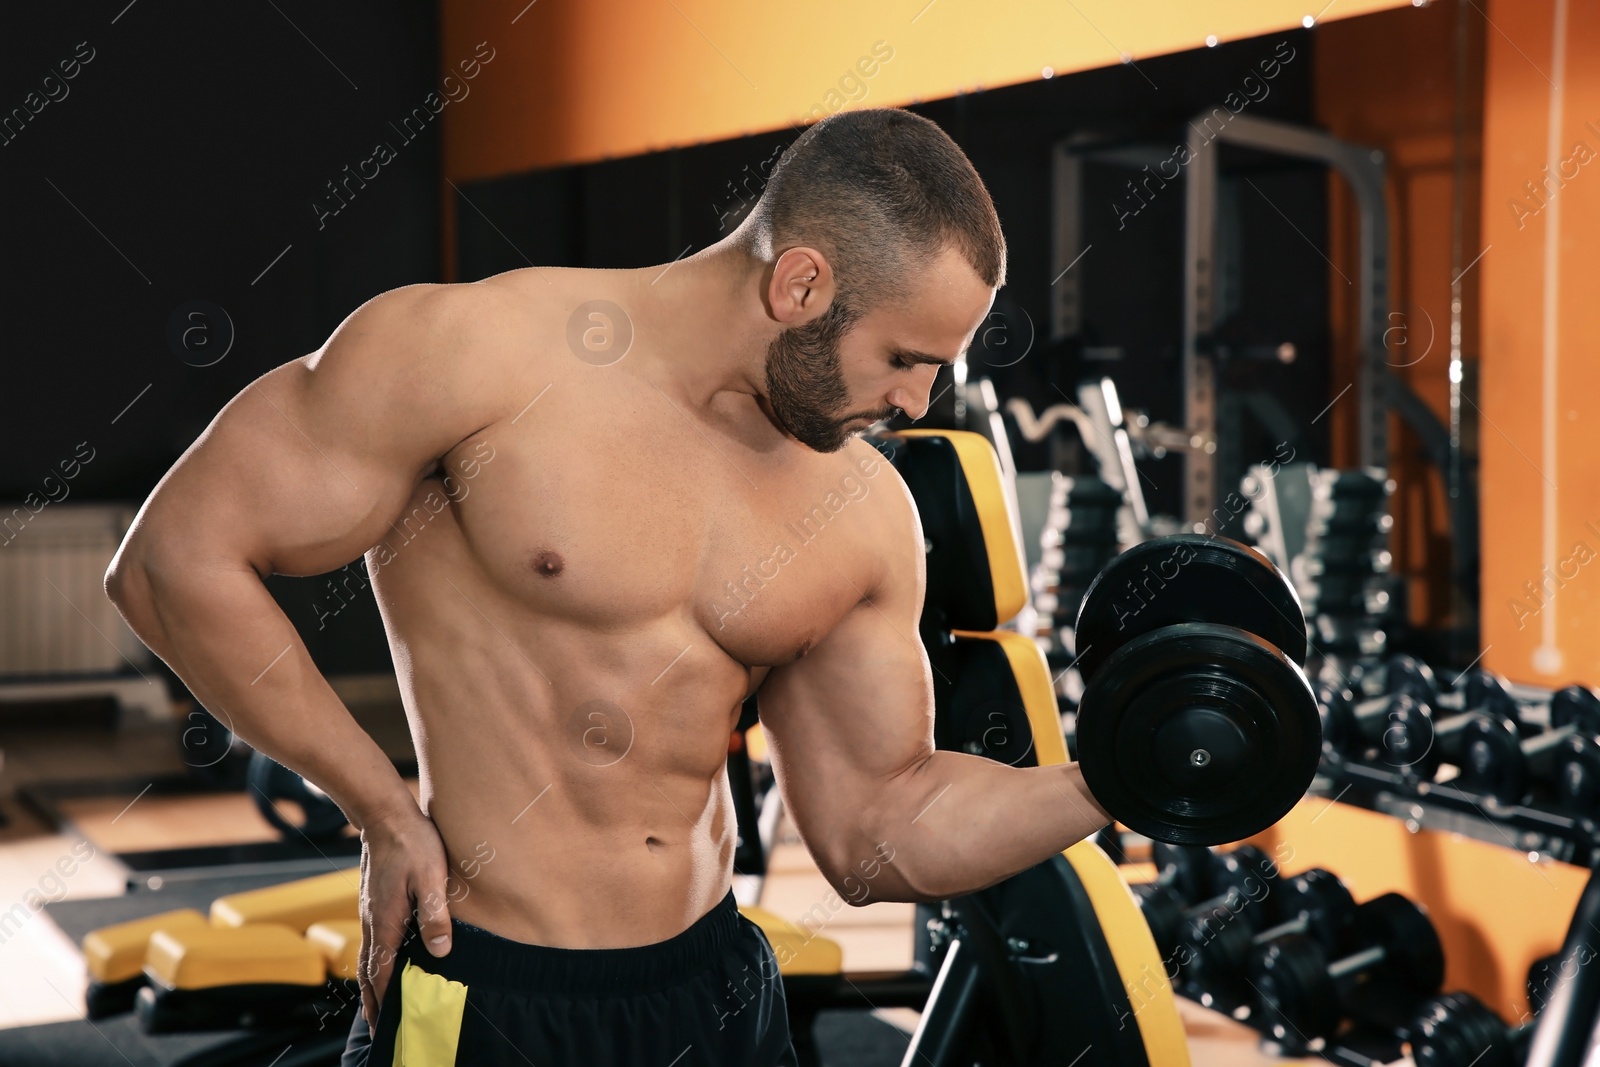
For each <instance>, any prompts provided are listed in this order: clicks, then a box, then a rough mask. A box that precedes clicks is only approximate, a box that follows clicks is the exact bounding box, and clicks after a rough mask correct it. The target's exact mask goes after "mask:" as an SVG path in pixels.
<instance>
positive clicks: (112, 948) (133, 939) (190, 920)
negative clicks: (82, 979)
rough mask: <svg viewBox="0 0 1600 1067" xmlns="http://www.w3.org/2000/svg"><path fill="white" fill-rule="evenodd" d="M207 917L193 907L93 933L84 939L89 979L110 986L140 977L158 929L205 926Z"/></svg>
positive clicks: (89, 933)
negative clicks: (151, 940) (146, 954)
mask: <svg viewBox="0 0 1600 1067" xmlns="http://www.w3.org/2000/svg"><path fill="white" fill-rule="evenodd" d="M207 925H208V924H207V923H206V917H205V916H204V915H201V914H200V913H199V912H198V911H195V910H194V909H193V908H180V909H178V910H177V911H164V912H162V913H161V914H160V915H152V916H150V917H149V918H146V919H134V920H133V921H132V922H125V923H117V924H116V925H114V926H102V927H101V928H100V929H98V930H90V931H89V932H88V933H87V934H85V935H84V938H83V961H84V963H85V964H87V965H88V968H89V977H90V978H92V979H94V980H95V981H96V982H104V983H107V984H110V983H112V982H125V981H127V980H128V979H129V978H136V977H138V975H139V973H140V971H142V970H143V969H144V953H145V947H146V946H147V945H148V944H149V943H150V935H151V934H153V933H155V932H156V931H157V930H182V929H193V928H195V927H205V926H207Z"/></svg>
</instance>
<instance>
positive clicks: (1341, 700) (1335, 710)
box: [1317, 682, 1365, 756]
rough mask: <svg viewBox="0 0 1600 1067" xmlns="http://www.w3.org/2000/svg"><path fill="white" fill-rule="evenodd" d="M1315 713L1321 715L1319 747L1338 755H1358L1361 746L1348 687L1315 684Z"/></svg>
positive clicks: (1354, 705) (1354, 706) (1324, 683)
mask: <svg viewBox="0 0 1600 1067" xmlns="http://www.w3.org/2000/svg"><path fill="white" fill-rule="evenodd" d="M1317 712H1318V714H1319V715H1321V717H1322V747H1323V748H1325V749H1327V750H1328V751H1329V752H1331V753H1334V754H1335V755H1340V756H1349V755H1355V756H1359V755H1360V754H1361V750H1362V749H1363V748H1364V747H1365V742H1363V741H1362V740H1361V730H1360V728H1359V726H1358V725H1357V724H1356V702H1355V697H1354V696H1352V695H1351V693H1350V690H1348V689H1346V688H1344V687H1343V686H1339V685H1329V684H1328V683H1326V682H1318V683H1317Z"/></svg>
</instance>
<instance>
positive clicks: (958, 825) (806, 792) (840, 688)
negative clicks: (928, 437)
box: [759, 479, 1111, 904]
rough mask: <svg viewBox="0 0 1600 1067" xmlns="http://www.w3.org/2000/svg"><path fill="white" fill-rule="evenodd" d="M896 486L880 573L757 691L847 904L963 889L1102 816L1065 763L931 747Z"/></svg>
mask: <svg viewBox="0 0 1600 1067" xmlns="http://www.w3.org/2000/svg"><path fill="white" fill-rule="evenodd" d="M896 481H898V479H896ZM896 488H900V489H901V491H900V492H895V493H887V494H884V496H888V497H893V499H892V500H883V501H881V503H883V504H885V505H887V508H886V509H885V510H886V511H887V512H889V513H890V514H888V515H887V516H886V517H885V516H883V515H882V513H880V515H879V516H877V517H876V518H884V519H885V521H884V530H883V533H884V534H885V536H884V538H883V542H882V543H883V544H884V546H885V549H884V556H883V567H882V573H881V575H880V577H879V579H878V581H877V582H876V583H874V585H873V587H872V588H870V589H868V590H866V591H865V595H864V596H863V597H862V599H861V601H860V602H859V603H857V604H856V605H855V607H853V608H852V609H851V610H850V612H849V614H848V615H846V616H845V618H844V619H843V620H842V621H841V622H840V623H839V624H838V626H836V627H835V628H834V629H833V631H832V632H830V633H829V634H828V636H827V637H826V638H824V639H823V640H822V641H820V642H818V644H817V645H816V646H815V647H814V648H812V649H811V650H810V651H809V652H808V653H807V654H806V655H805V656H803V657H802V658H800V659H799V660H796V661H795V662H794V663H791V664H787V665H785V666H782V667H777V668H774V669H773V670H772V672H771V673H770V674H769V675H768V676H767V678H766V679H765V681H764V682H763V684H762V686H761V690H760V696H759V701H760V710H761V721H762V725H763V728H764V729H765V730H766V732H767V736H768V739H769V750H770V751H771V753H772V760H773V769H774V771H775V773H776V776H777V781H778V785H779V787H780V788H781V789H782V790H783V798H784V801H785V803H786V804H787V806H788V809H789V811H790V813H791V814H792V816H793V818H794V821H795V825H796V827H797V828H798V829H799V831H800V836H801V838H802V840H804V841H805V843H806V846H807V848H808V849H810V851H811V854H812V856H813V858H814V859H815V860H816V861H817V865H818V867H820V868H821V870H822V873H823V875H824V876H825V877H827V879H828V881H829V883H830V884H831V885H832V886H833V887H834V888H835V889H837V890H838V891H839V892H840V893H841V894H842V895H843V896H845V898H846V899H848V900H849V901H850V902H851V903H852V904H864V903H869V902H871V901H879V900H941V899H944V898H947V897H952V896H959V895H961V894H964V893H969V892H973V891H975V890H978V889H982V888H984V887H986V886H990V885H993V884H995V883H996V882H1000V881H1003V880H1004V879H1006V878H1008V877H1010V876H1011V875H1013V874H1016V873H1017V872H1019V871H1023V870H1027V869H1028V868H1029V867H1032V866H1034V865H1036V864H1038V863H1041V862H1043V861H1044V860H1045V859H1047V858H1048V857H1050V856H1052V855H1054V854H1055V853H1057V852H1060V851H1061V850H1062V849H1064V848H1066V847H1067V846H1069V845H1072V844H1073V843H1075V842H1077V841H1081V840H1082V839H1084V838H1085V837H1088V836H1089V835H1090V834H1092V833H1094V832H1095V831H1096V830H1098V829H1100V828H1101V827H1102V826H1105V825H1106V824H1107V823H1109V822H1110V821H1111V817H1110V816H1109V815H1107V814H1106V813H1105V811H1104V810H1103V809H1101V808H1100V806H1099V805H1098V804H1097V803H1096V802H1095V801H1094V799H1093V798H1092V797H1091V796H1090V794H1089V791H1088V789H1087V788H1086V787H1085V785H1084V782H1083V775H1082V773H1081V771H1080V770H1079V768H1078V765H1077V764H1075V763H1073V764H1066V765H1063V766H1053V767H1012V766H1008V765H1006V764H1003V763H998V762H996V761H994V760H991V759H987V758H985V757H983V756H974V755H969V754H967V753H965V752H948V751H937V750H935V749H934V747H933V685H932V674H931V671H930V667H929V663H928V657H927V654H926V652H925V651H924V650H923V647H922V641H921V639H920V637H919V636H918V633H917V621H918V618H919V616H920V614H921V611H922V599H923V590H924V585H925V571H924V567H925V563H924V559H923V554H922V528H921V524H920V522H919V521H918V519H917V515H916V508H915V506H914V504H913V503H912V502H911V499H910V497H909V495H908V494H904V491H903V488H901V487H899V486H897V487H896ZM863 885H864V886H865V891H864V892H863V889H862V887H863Z"/></svg>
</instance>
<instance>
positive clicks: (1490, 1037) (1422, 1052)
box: [1406, 993, 1534, 1067]
mask: <svg viewBox="0 0 1600 1067" xmlns="http://www.w3.org/2000/svg"><path fill="white" fill-rule="evenodd" d="M1533 1025H1534V1024H1533V1023H1532V1022H1525V1023H1523V1024H1522V1025H1521V1026H1518V1027H1515V1028H1512V1027H1509V1026H1507V1025H1506V1024H1505V1022H1504V1021H1503V1020H1502V1019H1501V1018H1500V1016H1498V1015H1496V1014H1495V1013H1494V1012H1492V1011H1490V1010H1489V1007H1488V1005H1486V1004H1484V1002H1483V1001H1481V1000H1479V999H1478V998H1477V997H1475V996H1473V995H1472V994H1471V993H1445V994H1442V995H1441V996H1437V997H1433V998H1431V999H1429V1000H1428V1001H1427V1002H1425V1003H1424V1004H1423V1005H1422V1007H1421V1008H1420V1009H1419V1010H1418V1012H1417V1017H1416V1018H1415V1019H1414V1020H1413V1021H1412V1023H1411V1025H1410V1026H1409V1027H1407V1030H1406V1040H1407V1041H1409V1042H1410V1044H1411V1059H1412V1062H1414V1063H1415V1064H1416V1065H1417V1067H1467V1065H1471V1067H1520V1065H1521V1064H1523V1063H1525V1062H1526V1061H1527V1058H1528V1043H1529V1041H1531V1040H1532V1037H1533Z"/></svg>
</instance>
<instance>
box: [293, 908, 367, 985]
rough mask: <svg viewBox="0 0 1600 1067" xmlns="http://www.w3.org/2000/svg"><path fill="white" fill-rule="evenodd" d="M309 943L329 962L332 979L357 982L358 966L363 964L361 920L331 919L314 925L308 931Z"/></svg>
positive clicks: (329, 973) (307, 938) (329, 972)
mask: <svg viewBox="0 0 1600 1067" xmlns="http://www.w3.org/2000/svg"><path fill="white" fill-rule="evenodd" d="M306 940H307V941H309V942H310V943H311V944H312V945H313V946H314V947H315V948H316V950H317V951H318V952H320V953H322V958H323V959H324V960H326V961H327V962H328V975H329V977H331V978H344V979H346V980H348V981H352V982H353V981H355V979H356V976H357V973H358V972H357V970H356V968H357V966H358V965H359V964H360V962H361V921H360V920H359V919H330V920H329V921H328V922H322V923H312V924H311V927H310V928H309V929H308V930H306Z"/></svg>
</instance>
